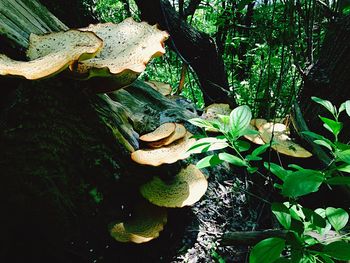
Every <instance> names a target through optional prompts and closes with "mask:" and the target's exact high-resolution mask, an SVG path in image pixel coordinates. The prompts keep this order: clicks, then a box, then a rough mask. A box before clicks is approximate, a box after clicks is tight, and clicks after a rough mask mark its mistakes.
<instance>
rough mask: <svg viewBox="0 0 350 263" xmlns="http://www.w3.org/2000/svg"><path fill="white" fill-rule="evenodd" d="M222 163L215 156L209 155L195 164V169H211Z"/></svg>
mask: <svg viewBox="0 0 350 263" xmlns="http://www.w3.org/2000/svg"><path fill="white" fill-rule="evenodd" d="M220 163H222V161H221V160H220V159H219V157H218V156H217V155H216V154H212V155H209V156H207V157H204V158H203V159H201V160H200V161H198V163H197V165H196V166H197V167H198V168H199V169H202V168H206V167H213V166H215V165H218V164H220Z"/></svg>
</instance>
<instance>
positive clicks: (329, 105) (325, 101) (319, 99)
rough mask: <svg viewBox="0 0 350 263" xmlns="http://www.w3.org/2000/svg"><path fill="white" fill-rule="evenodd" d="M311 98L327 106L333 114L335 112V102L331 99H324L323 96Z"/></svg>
mask: <svg viewBox="0 0 350 263" xmlns="http://www.w3.org/2000/svg"><path fill="white" fill-rule="evenodd" d="M311 99H312V100H313V101H314V102H316V103H318V104H320V105H322V106H323V107H325V108H326V109H327V110H328V111H329V112H330V113H332V114H333V115H334V114H335V110H334V107H333V104H332V103H331V102H330V101H328V100H324V99H321V98H318V97H311Z"/></svg>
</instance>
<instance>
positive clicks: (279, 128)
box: [244, 119, 312, 158]
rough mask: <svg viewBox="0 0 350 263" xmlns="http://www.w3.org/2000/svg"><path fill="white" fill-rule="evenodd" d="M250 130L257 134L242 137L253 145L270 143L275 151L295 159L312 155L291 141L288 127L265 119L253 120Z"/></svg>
mask: <svg viewBox="0 0 350 263" xmlns="http://www.w3.org/2000/svg"><path fill="white" fill-rule="evenodd" d="M250 128H251V129H255V130H258V131H259V134H255V135H245V136H244V137H245V138H246V139H248V140H250V141H252V142H254V143H255V144H260V145H262V144H265V143H271V141H272V142H273V143H272V145H271V148H272V149H274V150H275V151H277V152H279V153H282V154H285V155H288V156H292V157H297V158H308V157H311V156H312V154H311V153H310V152H309V151H307V150H306V149H304V148H303V147H301V146H300V145H299V144H297V143H295V142H293V141H292V139H291V138H290V136H289V135H290V133H289V130H288V127H287V126H286V125H285V124H283V123H277V122H268V121H267V120H265V119H253V120H252V121H251V123H250Z"/></svg>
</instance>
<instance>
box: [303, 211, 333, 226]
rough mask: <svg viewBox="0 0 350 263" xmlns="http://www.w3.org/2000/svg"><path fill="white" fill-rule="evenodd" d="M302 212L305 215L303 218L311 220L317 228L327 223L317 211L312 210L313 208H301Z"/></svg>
mask: <svg viewBox="0 0 350 263" xmlns="http://www.w3.org/2000/svg"><path fill="white" fill-rule="evenodd" d="M302 210H303V213H304V215H305V218H306V220H307V221H309V222H311V223H312V224H313V225H314V226H317V227H319V228H325V227H326V225H327V222H326V220H325V219H324V218H323V217H322V216H320V215H319V214H318V213H316V212H314V211H313V210H311V209H309V208H305V207H303V208H302Z"/></svg>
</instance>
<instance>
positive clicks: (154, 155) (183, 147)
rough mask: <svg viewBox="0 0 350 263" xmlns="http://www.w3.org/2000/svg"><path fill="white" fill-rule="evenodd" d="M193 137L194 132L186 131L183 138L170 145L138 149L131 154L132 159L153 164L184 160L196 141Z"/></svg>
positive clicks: (140, 162)
mask: <svg viewBox="0 0 350 263" xmlns="http://www.w3.org/2000/svg"><path fill="white" fill-rule="evenodd" d="M191 137H192V134H191V133H190V132H186V134H185V136H184V137H183V138H182V139H180V140H177V141H175V142H173V143H171V144H169V145H168V146H164V147H161V148H157V149H144V150H137V151H135V152H133V153H132V154H131V159H132V160H133V161H134V162H137V163H139V164H144V165H151V166H159V165H162V164H171V163H175V162H177V161H178V160H184V159H186V158H188V157H189V156H190V154H189V153H188V152H187V150H188V149H189V148H190V147H191V146H192V144H193V143H194V142H195V139H193V138H191Z"/></svg>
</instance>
